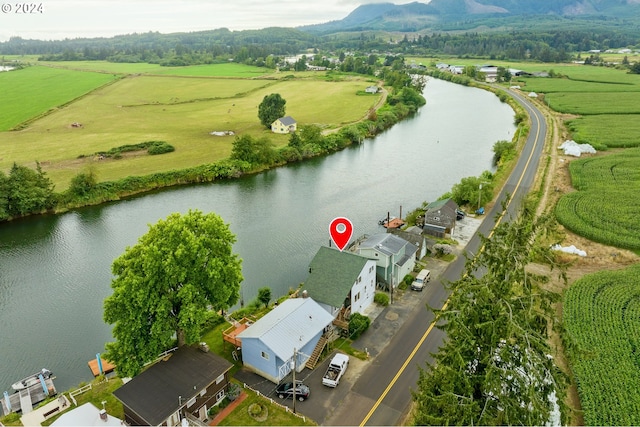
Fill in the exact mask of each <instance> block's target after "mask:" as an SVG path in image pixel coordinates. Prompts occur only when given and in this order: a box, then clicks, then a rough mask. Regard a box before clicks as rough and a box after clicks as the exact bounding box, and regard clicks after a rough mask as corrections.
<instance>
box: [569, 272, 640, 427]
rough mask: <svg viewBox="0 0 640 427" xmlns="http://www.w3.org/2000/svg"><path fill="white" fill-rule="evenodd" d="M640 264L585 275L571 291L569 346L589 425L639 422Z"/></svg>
mask: <svg viewBox="0 0 640 427" xmlns="http://www.w3.org/2000/svg"><path fill="white" fill-rule="evenodd" d="M639 276H640V266H638V265H635V266H633V267H630V268H627V269H625V270H620V271H603V272H599V273H595V274H590V275H587V276H584V277H583V278H581V279H579V280H578V281H576V282H575V283H574V284H573V285H572V286H571V287H570V288H569V289H568V291H567V292H566V294H565V296H564V303H563V321H564V326H565V340H564V341H565V345H566V348H567V350H568V353H569V359H570V361H571V366H572V370H573V373H574V375H575V377H576V380H577V384H578V393H579V395H580V403H581V405H582V410H583V411H584V422H585V425H591V426H595V425H610V426H615V425H629V426H631V425H640V387H639V386H638V384H640V359H639V351H640V282H638V277H639Z"/></svg>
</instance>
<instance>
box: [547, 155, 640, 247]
mask: <svg viewBox="0 0 640 427" xmlns="http://www.w3.org/2000/svg"><path fill="white" fill-rule="evenodd" d="M569 169H570V172H571V180H572V183H573V186H574V187H575V188H576V189H577V190H578V191H576V192H573V193H569V194H567V195H565V196H563V197H562V198H561V199H560V200H559V201H558V204H557V205H556V210H555V214H556V218H557V219H558V221H559V222H560V223H561V224H562V225H564V226H565V227H566V228H567V229H569V230H571V231H573V232H574V233H576V234H579V235H581V236H584V237H586V238H588V239H591V240H593V241H596V242H600V243H604V244H607V245H611V246H616V247H620V248H626V249H631V250H635V251H638V250H640V221H638V212H640V197H638V194H639V192H640V149H639V148H630V149H626V150H624V151H621V152H618V153H614V154H609V155H606V156H601V157H596V158H589V159H580V160H574V161H572V162H571V164H570V165H569Z"/></svg>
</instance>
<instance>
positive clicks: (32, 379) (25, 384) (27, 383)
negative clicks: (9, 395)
mask: <svg viewBox="0 0 640 427" xmlns="http://www.w3.org/2000/svg"><path fill="white" fill-rule="evenodd" d="M40 375H42V377H43V378H44V379H45V380H46V379H49V378H51V377H52V376H53V373H52V372H51V371H50V370H48V369H46V368H42V370H41V371H40V372H36V373H35V374H32V375H29V376H28V377H26V378H24V379H22V380H20V381H16V382H15V383H13V384H12V385H11V387H12V388H13V389H14V390H15V391H20V390H24V389H27V388H29V387H31V386H32V385H36V384H39V383H40Z"/></svg>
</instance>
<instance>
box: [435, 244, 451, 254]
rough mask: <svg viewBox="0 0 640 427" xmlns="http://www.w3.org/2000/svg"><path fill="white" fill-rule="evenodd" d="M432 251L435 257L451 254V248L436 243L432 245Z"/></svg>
mask: <svg viewBox="0 0 640 427" xmlns="http://www.w3.org/2000/svg"><path fill="white" fill-rule="evenodd" d="M433 250H434V251H435V253H436V255H437V256H444V255H450V254H452V253H453V248H452V247H451V246H450V245H446V244H442V243H436V244H435V245H433Z"/></svg>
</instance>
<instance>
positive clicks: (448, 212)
mask: <svg viewBox="0 0 640 427" xmlns="http://www.w3.org/2000/svg"><path fill="white" fill-rule="evenodd" d="M457 210H458V204H457V203H456V202H455V201H453V199H442V200H437V201H435V202H432V203H429V204H428V205H427V209H426V211H425V213H424V227H423V229H424V232H425V233H427V234H431V235H434V236H437V237H444V235H445V234H447V233H449V234H450V233H451V231H452V230H453V229H454V228H455V226H456V211H457Z"/></svg>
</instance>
